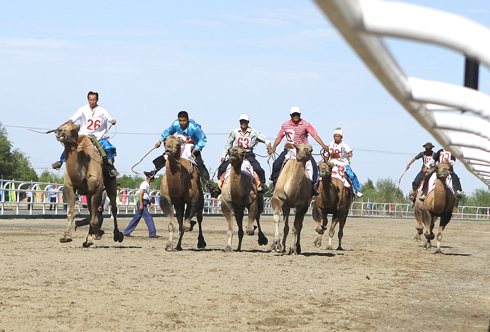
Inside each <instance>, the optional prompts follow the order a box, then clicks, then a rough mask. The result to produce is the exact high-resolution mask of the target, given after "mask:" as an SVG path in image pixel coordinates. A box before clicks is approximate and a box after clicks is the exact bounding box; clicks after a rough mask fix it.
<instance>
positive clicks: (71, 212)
mask: <svg viewBox="0 0 490 332" xmlns="http://www.w3.org/2000/svg"><path fill="white" fill-rule="evenodd" d="M65 183H66V181H65ZM63 197H64V199H65V201H66V204H67V206H68V223H67V225H66V229H65V232H64V233H63V237H61V238H60V242H61V243H65V242H71V241H73V239H72V237H71V227H72V224H73V220H74V219H75V193H74V191H73V188H72V187H71V186H70V185H68V184H66V185H65V186H64V187H63Z"/></svg>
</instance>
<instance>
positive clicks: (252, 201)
mask: <svg viewBox="0 0 490 332" xmlns="http://www.w3.org/2000/svg"><path fill="white" fill-rule="evenodd" d="M245 152H246V151H245V149H244V148H243V147H241V146H236V147H232V148H231V149H229V151H228V153H229V156H230V164H231V173H230V176H229V178H228V180H227V181H226V182H225V183H224V184H223V187H222V191H221V192H222V194H221V211H222V212H223V215H224V216H225V218H226V221H227V222H228V231H227V235H228V244H227V246H226V248H225V251H226V252H231V251H232V248H231V243H232V240H233V234H234V231H233V213H235V219H236V223H237V226H238V247H237V251H241V250H242V239H243V234H244V232H243V225H242V223H243V215H244V212H245V209H247V210H248V225H247V234H248V235H250V236H253V235H254V231H255V228H254V225H253V223H254V220H256V221H257V227H258V229H259V232H258V236H259V239H258V242H259V245H266V244H267V243H268V240H267V237H266V236H265V235H264V233H263V232H262V229H261V227H260V214H261V213H262V212H263V211H264V197H263V195H262V193H261V192H257V186H256V185H255V184H254V183H252V182H251V177H250V176H249V175H247V174H244V173H242V164H243V159H244V157H245ZM252 171H253V170H252Z"/></svg>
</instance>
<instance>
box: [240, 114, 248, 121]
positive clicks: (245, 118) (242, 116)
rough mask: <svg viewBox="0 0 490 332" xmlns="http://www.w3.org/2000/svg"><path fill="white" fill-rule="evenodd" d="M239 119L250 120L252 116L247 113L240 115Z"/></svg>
mask: <svg viewBox="0 0 490 332" xmlns="http://www.w3.org/2000/svg"><path fill="white" fill-rule="evenodd" d="M239 120H245V121H250V118H249V117H248V115H247V114H242V115H240V119H239Z"/></svg>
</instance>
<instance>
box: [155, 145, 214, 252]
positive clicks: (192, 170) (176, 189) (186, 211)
mask: <svg viewBox="0 0 490 332" xmlns="http://www.w3.org/2000/svg"><path fill="white" fill-rule="evenodd" d="M164 144H165V154H166V155H167V156H168V160H167V169H166V170H165V174H164V176H163V179H162V184H161V186H160V207H161V208H162V211H163V212H164V213H165V215H166V216H167V218H168V232H169V237H168V242H167V245H166V247H165V250H167V251H174V250H182V237H183V236H184V232H186V231H190V230H192V226H193V225H191V219H192V217H194V216H195V215H197V222H198V223H199V236H198V243H197V247H198V248H205V247H206V242H205V241H204V236H203V234H202V225H201V224H202V213H203V209H204V194H203V192H202V187H201V181H200V178H199V174H198V172H197V167H196V166H195V165H194V164H192V163H191V162H190V161H189V160H187V159H183V158H180V151H181V147H182V144H183V141H182V139H180V138H177V137H175V136H169V137H167V139H166V140H165V143H164ZM174 208H175V214H176V217H177V221H178V223H179V240H178V243H177V247H176V248H175V249H174V247H173V235H174V232H175V230H176V227H175V222H174ZM184 218H185V220H184Z"/></svg>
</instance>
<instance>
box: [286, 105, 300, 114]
mask: <svg viewBox="0 0 490 332" xmlns="http://www.w3.org/2000/svg"><path fill="white" fill-rule="evenodd" d="M293 113H299V114H301V110H300V109H299V107H298V106H293V107H291V110H290V111H289V114H293Z"/></svg>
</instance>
